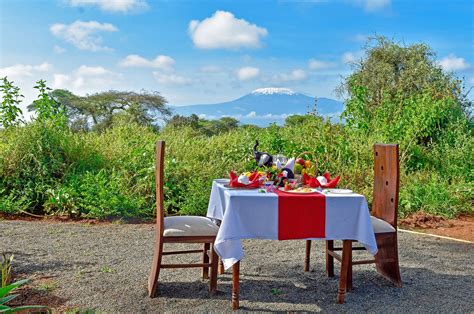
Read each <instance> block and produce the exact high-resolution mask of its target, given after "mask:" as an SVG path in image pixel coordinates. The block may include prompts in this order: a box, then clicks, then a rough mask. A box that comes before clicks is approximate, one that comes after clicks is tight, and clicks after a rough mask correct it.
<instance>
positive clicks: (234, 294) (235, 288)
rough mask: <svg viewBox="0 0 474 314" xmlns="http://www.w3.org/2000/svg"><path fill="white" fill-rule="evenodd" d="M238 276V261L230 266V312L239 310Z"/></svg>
mask: <svg viewBox="0 0 474 314" xmlns="http://www.w3.org/2000/svg"><path fill="white" fill-rule="evenodd" d="M239 276H240V261H239V262H237V263H235V264H234V265H233V266H232V310H234V311H235V310H237V309H238V308H239V293H240V287H239Z"/></svg>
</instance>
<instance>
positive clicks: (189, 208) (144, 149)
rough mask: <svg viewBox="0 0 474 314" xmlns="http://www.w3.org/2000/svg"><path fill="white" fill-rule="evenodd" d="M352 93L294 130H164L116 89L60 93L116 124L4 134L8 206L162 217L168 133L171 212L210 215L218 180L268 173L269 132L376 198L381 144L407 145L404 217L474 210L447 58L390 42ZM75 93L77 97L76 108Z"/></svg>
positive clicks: (189, 123) (360, 74)
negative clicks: (342, 104) (160, 169)
mask: <svg viewBox="0 0 474 314" xmlns="http://www.w3.org/2000/svg"><path fill="white" fill-rule="evenodd" d="M344 88H345V89H346V91H347V94H348V97H349V98H348V100H347V102H346V111H345V112H344V116H345V119H346V120H345V121H346V122H347V123H346V124H337V123H332V122H331V121H330V120H328V119H324V118H322V117H320V116H318V115H317V111H316V110H313V112H311V113H309V114H307V115H295V116H291V117H288V118H287V119H286V121H285V125H284V126H278V125H276V124H273V125H270V126H269V127H266V128H259V127H257V126H251V125H244V126H239V125H238V122H237V121H236V120H234V119H231V118H223V119H220V120H214V121H209V120H203V119H200V118H199V117H198V116H196V115H192V116H190V117H183V116H174V117H172V118H171V119H170V120H169V121H168V124H167V125H166V127H164V128H162V129H161V130H157V128H155V127H153V126H150V125H149V123H144V121H147V120H146V119H145V120H141V119H136V118H133V119H131V118H130V117H132V116H133V115H131V113H130V112H129V111H128V110H129V109H128V108H129V107H126V108H125V107H124V108H125V109H121V110H119V111H114V110H115V109H113V110H112V112H110V110H111V109H112V108H113V104H114V101H115V100H113V99H115V98H114V97H115V96H117V95H118V94H116V93H111V94H106V93H105V94H104V93H101V94H96V95H92V96H86V97H83V98H81V100H80V101H79V100H77V99H75V98H74V97H79V96H74V95H72V94H70V93H69V94H68V96H67V95H66V96H67V97H66V96H61V97H62V98H61V97H60V96H58V93H59V92H58V91H55V92H54V93H53V98H54V97H57V99H62V100H59V101H60V102H62V103H64V104H65V106H66V107H67V108H68V112H67V113H68V115H70V116H69V117H70V118H71V117H76V118H72V120H71V121H76V122H77V121H79V119H80V118H81V117H83V118H84V119H85V120H84V121H85V125H86V126H88V125H89V119H92V120H93V118H92V114H94V116H95V117H96V119H97V121H96V122H97V124H94V123H93V125H94V127H93V128H94V129H97V128H99V125H103V126H105V125H107V127H104V128H101V132H94V131H91V132H75V131H74V126H73V123H71V124H70V127H69V128H66V127H64V128H58V127H56V125H55V123H54V119H53V121H50V120H46V121H43V120H40V119H38V120H37V121H33V122H31V123H28V124H26V125H24V126H22V127H15V128H7V129H3V130H0V211H1V212H7V213H17V212H19V211H28V212H30V213H35V214H47V215H67V216H76V217H89V218H109V217H118V218H131V217H143V218H150V217H153V216H154V214H155V187H154V180H155V179H154V173H155V169H154V148H155V147H154V145H155V143H156V141H157V140H158V139H162V140H165V141H166V160H165V187H164V190H165V207H166V212H167V214H170V215H171V214H172V215H174V214H193V215H194V214H195V215H204V214H205V213H206V209H207V202H208V199H209V193H210V190H211V184H212V179H214V178H218V177H227V176H228V172H229V171H230V170H236V171H239V172H240V171H249V170H253V169H255V168H256V163H255V161H254V159H253V156H252V146H253V144H254V143H255V140H256V139H258V140H259V141H260V149H261V150H262V151H267V152H269V153H271V154H278V153H281V154H284V155H286V156H296V155H298V154H300V153H301V152H303V151H308V152H310V153H311V154H312V155H313V157H314V159H315V160H316V166H317V168H318V169H317V170H318V171H319V172H325V171H327V172H329V173H330V174H334V175H336V174H340V175H341V177H342V179H341V181H340V186H341V187H347V188H350V189H352V190H355V191H357V192H359V193H362V194H364V195H366V196H367V198H368V200H369V202H370V201H371V198H372V188H373V187H372V184H373V156H372V147H373V144H374V143H377V142H395V143H399V144H400V151H401V183H400V207H399V208H400V210H399V212H400V215H401V216H405V215H407V214H410V213H412V212H415V211H419V210H423V211H425V212H428V213H433V214H439V215H443V216H446V217H454V216H456V215H458V214H459V213H462V212H467V213H471V214H472V213H474V208H473V206H472V195H473V192H474V184H473V182H474V180H473V179H474V172H473V169H474V164H473V158H472V156H473V155H474V137H473V136H472V135H473V134H472V132H473V128H472V120H471V118H470V116H469V110H470V109H469V108H470V106H471V105H470V103H469V101H468V100H467V98H466V97H465V94H464V95H463V94H462V88H461V84H460V83H459V82H458V80H457V79H456V78H454V77H453V76H452V75H451V74H449V73H444V72H443V71H442V70H441V69H440V68H439V67H438V66H437V65H436V64H435V62H434V56H433V53H432V52H431V50H430V49H429V48H428V47H426V46H425V45H412V46H409V47H401V46H399V45H397V44H395V43H393V42H390V41H387V40H385V39H378V41H377V42H376V44H375V45H374V46H369V47H368V48H367V51H366V57H365V58H364V59H362V60H361V62H360V63H359V64H358V65H356V69H355V71H354V73H353V74H351V75H350V76H349V77H348V78H347V79H346V81H345V84H344ZM44 92H45V90H43V92H42V93H43V94H44ZM62 93H66V94H67V93H68V92H66V91H62ZM127 95H129V94H127ZM43 96H44V95H43ZM43 96H41V97H40V99H43V98H44V99H46V98H45V97H43ZM99 96H100V97H99ZM106 96H107V97H106ZM109 96H110V97H109ZM68 97H69V98H68ZM108 97H109V98H108ZM48 99H50V98H48ZM64 99H73V100H74V99H75V100H74V101H73V102H74V104H75V105H74V106H73V105H71V104H67V103H66V102H65V101H64ZM45 101H47V102H49V100H45ZM71 101H72V100H71ZM79 104H81V106H82V107H81V106H79ZM162 104H163V105H164V101H163V102H162ZM127 106H128V105H127ZM85 108H87V109H85ZM93 108H95V109H93ZM163 108H164V107H163ZM74 110H77V112H75V111H74ZM80 110H84V111H80ZM94 110H97V111H94ZM74 112H75V113H74ZM84 112H85V113H84ZM107 112H108V113H107ZM163 114H165V112H164V111H163ZM138 116H140V114H138ZM138 116H137V117H138ZM74 119H76V120H74ZM104 121H108V122H107V123H105V124H101V123H102V122H104ZM109 122H110V123H109ZM77 123H79V122H77ZM84 129H87V128H84Z"/></svg>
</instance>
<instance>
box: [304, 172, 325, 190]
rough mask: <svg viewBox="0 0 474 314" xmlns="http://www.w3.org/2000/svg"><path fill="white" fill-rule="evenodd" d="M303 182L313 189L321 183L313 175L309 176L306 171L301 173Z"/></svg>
mask: <svg viewBox="0 0 474 314" xmlns="http://www.w3.org/2000/svg"><path fill="white" fill-rule="evenodd" d="M303 183H304V185H307V186H309V187H310V188H313V189H314V188H318V187H320V186H321V183H319V181H318V179H316V178H315V177H311V176H309V175H307V174H306V173H305V174H303Z"/></svg>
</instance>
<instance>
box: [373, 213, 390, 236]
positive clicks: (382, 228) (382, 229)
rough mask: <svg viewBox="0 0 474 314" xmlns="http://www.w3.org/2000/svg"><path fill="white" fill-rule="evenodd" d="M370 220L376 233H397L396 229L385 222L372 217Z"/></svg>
mask: <svg viewBox="0 0 474 314" xmlns="http://www.w3.org/2000/svg"><path fill="white" fill-rule="evenodd" d="M370 219H371V220H372V227H373V228H374V232H375V233H386V232H396V230H395V228H394V227H393V226H392V225H391V224H389V223H388V222H386V221H385V220H382V219H380V218H377V217H374V216H370Z"/></svg>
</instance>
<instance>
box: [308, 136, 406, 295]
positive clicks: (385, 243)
mask: <svg viewBox="0 0 474 314" xmlns="http://www.w3.org/2000/svg"><path fill="white" fill-rule="evenodd" d="M374 159H375V162H374V195H373V203H372V216H371V220H372V226H373V228H374V232H375V239H376V241H377V247H378V253H377V254H376V255H375V259H372V260H357V261H353V260H352V250H365V248H364V247H352V244H351V242H352V241H344V247H343V248H340V247H334V240H327V241H326V273H327V275H328V277H333V276H334V259H337V260H338V261H340V262H343V259H344V255H345V254H348V255H349V256H348V258H347V264H348V265H347V267H348V271H347V278H346V284H345V286H346V289H347V290H348V291H350V290H352V265H360V264H371V263H375V265H376V269H377V272H379V273H380V274H381V275H382V276H383V277H385V278H386V279H388V280H390V281H391V282H393V283H394V284H395V285H396V286H397V287H401V286H402V280H401V278H400V268H399V265H398V246H397V210H398V190H399V179H400V168H399V161H398V145H395V144H375V145H374ZM310 250H311V241H310V240H308V241H306V259H305V271H309V262H310ZM335 251H343V253H342V257H341V256H340V255H339V254H337V253H336V252H335ZM343 266H344V265H343ZM342 295H343V294H342ZM338 301H340V300H339V299H338ZM342 302H343V299H342Z"/></svg>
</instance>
